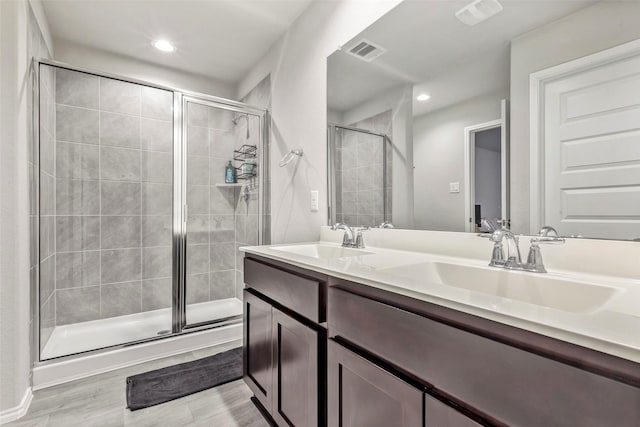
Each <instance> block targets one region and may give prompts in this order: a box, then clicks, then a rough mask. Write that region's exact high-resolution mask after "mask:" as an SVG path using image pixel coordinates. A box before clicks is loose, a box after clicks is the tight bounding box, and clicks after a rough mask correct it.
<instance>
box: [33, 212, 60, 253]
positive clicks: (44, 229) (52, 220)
mask: <svg viewBox="0 0 640 427" xmlns="http://www.w3.org/2000/svg"><path fill="white" fill-rule="evenodd" d="M33 218H34V219H33V222H34V223H36V222H37V221H38V217H33ZM34 246H35V245H34ZM55 253H56V217H55V216H40V260H44V259H46V258H48V257H50V256H51V255H55ZM35 256H36V255H35V254H34V258H33V260H34V261H35ZM33 265H35V262H34V264H33Z"/></svg>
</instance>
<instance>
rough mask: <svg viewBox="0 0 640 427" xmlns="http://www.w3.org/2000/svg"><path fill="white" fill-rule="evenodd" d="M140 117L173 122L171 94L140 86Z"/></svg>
mask: <svg viewBox="0 0 640 427" xmlns="http://www.w3.org/2000/svg"><path fill="white" fill-rule="evenodd" d="M141 90H142V110H141V112H142V117H147V118H149V119H158V120H173V93H172V92H169V91H167V90H162V89H156V88H152V87H148V86H142V87H141Z"/></svg>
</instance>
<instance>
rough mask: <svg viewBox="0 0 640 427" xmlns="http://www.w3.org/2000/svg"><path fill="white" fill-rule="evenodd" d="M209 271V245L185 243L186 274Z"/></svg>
mask: <svg viewBox="0 0 640 427" xmlns="http://www.w3.org/2000/svg"><path fill="white" fill-rule="evenodd" d="M208 272H209V245H208V244H206V245H187V274H190V275H191V274H200V273H208Z"/></svg>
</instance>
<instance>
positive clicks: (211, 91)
mask: <svg viewBox="0 0 640 427" xmlns="http://www.w3.org/2000/svg"><path fill="white" fill-rule="evenodd" d="M54 45H55V51H54V59H55V60H56V61H61V62H65V63H67V64H69V65H72V66H76V67H81V68H88V69H90V70H93V71H97V72H101V71H102V72H106V73H111V74H117V75H120V76H122V77H130V78H133V79H139V80H143V81H146V82H149V83H155V84H158V85H163V86H168V87H170V88H177V89H182V90H187V91H193V92H201V93H204V94H207V95H214V96H218V97H221V98H228V99H234V95H235V85H233V84H231V83H227V82H223V81H221V80H217V79H214V78H210V77H207V76H202V75H199V74H190V73H186V72H184V71H181V70H175V69H172V68H167V67H162V66H159V65H156V64H151V63H148V62H144V61H138V60H136V59H133V58H129V57H126V56H122V55H118V54H114V53H111V52H106V51H103V50H98V49H93V48H89V47H87V46H83V45H80V44H76V43H71V42H68V41H62V40H54ZM257 83H258V82H257Z"/></svg>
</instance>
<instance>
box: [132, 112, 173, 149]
mask: <svg viewBox="0 0 640 427" xmlns="http://www.w3.org/2000/svg"><path fill="white" fill-rule="evenodd" d="M140 143H141V146H142V149H143V150H152V151H162V152H165V153H170V152H172V151H173V122H164V121H160V120H152V119H145V118H143V119H142V120H141V122H140Z"/></svg>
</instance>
